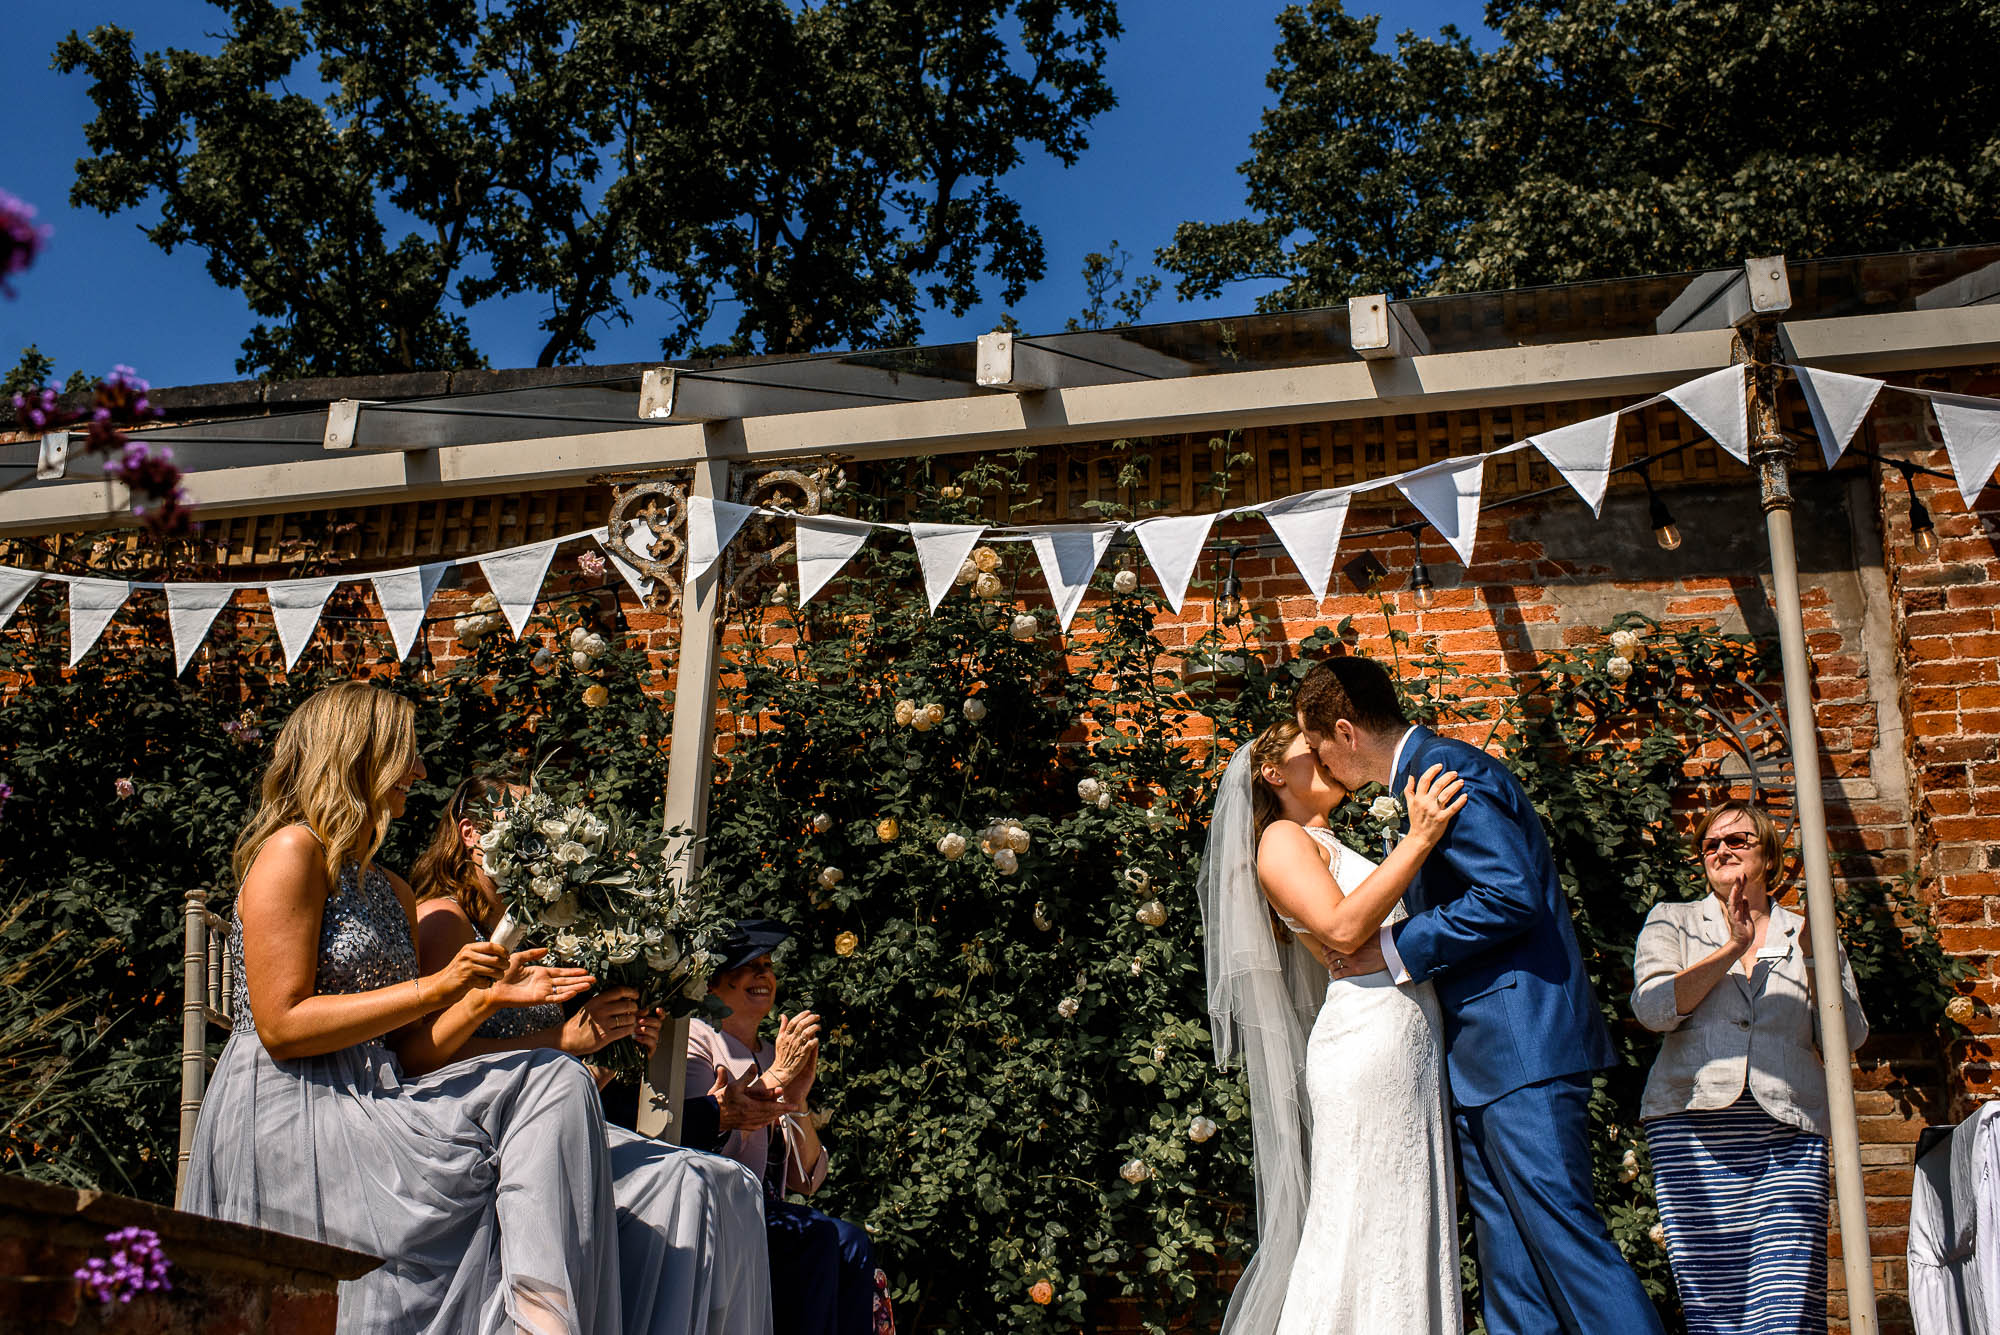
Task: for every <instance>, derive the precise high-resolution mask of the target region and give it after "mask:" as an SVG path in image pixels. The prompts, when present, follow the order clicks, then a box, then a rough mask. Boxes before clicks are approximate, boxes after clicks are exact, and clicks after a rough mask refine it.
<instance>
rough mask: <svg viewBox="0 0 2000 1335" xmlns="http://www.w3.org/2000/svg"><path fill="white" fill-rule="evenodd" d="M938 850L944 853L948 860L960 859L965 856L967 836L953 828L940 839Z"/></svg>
mask: <svg viewBox="0 0 2000 1335" xmlns="http://www.w3.org/2000/svg"><path fill="white" fill-rule="evenodd" d="M937 851H938V852H939V853H940V854H942V855H943V857H944V860H945V861H946V862H956V861H958V860H959V859H960V858H962V857H964V856H965V836H964V835H962V834H960V833H959V832H958V831H957V830H953V831H952V832H951V833H949V834H947V835H945V837H944V838H942V839H940V840H938V842H937Z"/></svg>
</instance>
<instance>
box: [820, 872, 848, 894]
mask: <svg viewBox="0 0 2000 1335" xmlns="http://www.w3.org/2000/svg"><path fill="white" fill-rule="evenodd" d="M846 879H847V873H846V872H844V871H842V870H841V869H840V868H838V867H821V868H820V869H819V884H820V888H821V889H823V890H831V889H833V887H835V886H836V885H839V884H840V883H841V882H842V881H844V880H846Z"/></svg>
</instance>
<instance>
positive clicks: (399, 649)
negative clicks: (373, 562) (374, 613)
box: [372, 561, 453, 663]
mask: <svg viewBox="0 0 2000 1335" xmlns="http://www.w3.org/2000/svg"><path fill="white" fill-rule="evenodd" d="M452 564H453V563H452V562H450V561H435V562H432V563H431V564H430V565H426V566H415V567H413V568H411V569H409V570H386V571H384V572H382V573H381V574H379V575H376V576H374V577H373V579H372V582H373V583H374V585H375V601H376V602H378V603H380V604H381V605H382V619H383V620H384V621H387V622H388V623H389V637H390V638H391V639H393V640H394V641H395V642H396V661H397V662H399V663H400V662H401V661H402V660H404V659H405V658H408V657H409V656H410V650H412V649H414V648H416V647H417V632H418V631H419V630H421V629H422V628H423V624H424V613H426V612H428V611H430V609H431V598H432V597H433V596H434V595H435V594H436V593H437V591H438V585H440V584H442V583H444V577H445V575H446V574H447V573H448V572H449V571H450V570H451V567H452Z"/></svg>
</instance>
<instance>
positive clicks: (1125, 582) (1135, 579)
mask: <svg viewBox="0 0 2000 1335" xmlns="http://www.w3.org/2000/svg"><path fill="white" fill-rule="evenodd" d="M1111 587H1112V588H1113V589H1115V590H1117V591H1118V592H1119V593H1136V592H1138V589H1139V572H1138V571H1136V570H1121V571H1119V572H1118V573H1117V574H1115V575H1113V576H1112V577H1111Z"/></svg>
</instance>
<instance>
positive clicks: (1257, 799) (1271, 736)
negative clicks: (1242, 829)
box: [1250, 719, 1299, 839]
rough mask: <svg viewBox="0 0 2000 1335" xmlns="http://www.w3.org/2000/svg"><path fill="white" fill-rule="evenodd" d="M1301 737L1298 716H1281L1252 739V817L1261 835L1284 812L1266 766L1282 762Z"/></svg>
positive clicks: (1258, 835) (1258, 833) (1278, 764)
mask: <svg viewBox="0 0 2000 1335" xmlns="http://www.w3.org/2000/svg"><path fill="white" fill-rule="evenodd" d="M1298 739H1299V725H1298V722H1297V720H1295V719H1279V720H1278V721H1277V722H1276V723H1273V724H1272V725H1271V726H1270V727H1268V728H1266V729H1264V731H1262V732H1260V733H1258V734H1257V735H1256V736H1255V737H1253V738H1251V739H1250V760H1251V763H1252V764H1253V765H1255V766H1256V770H1257V772H1256V773H1255V774H1253V775H1251V776H1250V817H1251V820H1252V821H1253V822H1254V823H1255V825H1256V829H1257V837H1258V838H1259V839H1262V838H1263V837H1264V831H1265V829H1266V828H1267V827H1268V826H1269V825H1270V824H1271V822H1272V821H1274V820H1276V819H1278V817H1280V816H1282V815H1284V814H1285V809H1284V804H1283V803H1281V802H1280V801H1279V800H1278V790H1277V789H1275V788H1273V787H1272V786H1271V785H1270V784H1268V783H1266V782H1264V767H1265V766H1266V765H1270V766H1273V767H1274V768H1275V767H1277V766H1281V765H1283V764H1284V763H1285V752H1287V751H1289V750H1291V749H1292V743H1293V742H1295V741H1297V740H1298Z"/></svg>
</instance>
